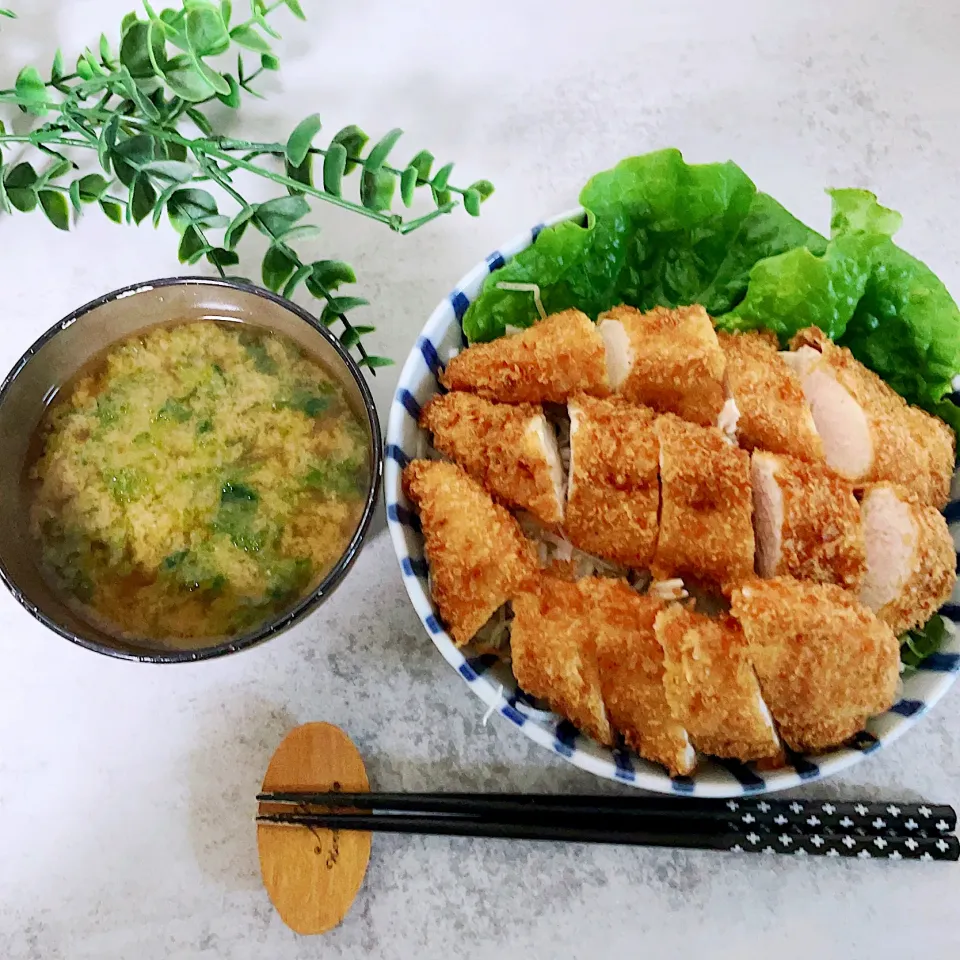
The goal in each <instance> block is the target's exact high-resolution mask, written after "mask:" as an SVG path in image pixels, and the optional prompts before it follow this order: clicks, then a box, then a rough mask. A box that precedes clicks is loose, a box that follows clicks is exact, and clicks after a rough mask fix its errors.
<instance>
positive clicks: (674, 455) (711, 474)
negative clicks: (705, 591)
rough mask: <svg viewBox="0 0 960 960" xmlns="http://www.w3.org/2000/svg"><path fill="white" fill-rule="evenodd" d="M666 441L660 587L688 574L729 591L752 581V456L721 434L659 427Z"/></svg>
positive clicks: (665, 423) (670, 420) (674, 422)
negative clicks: (732, 444)
mask: <svg viewBox="0 0 960 960" xmlns="http://www.w3.org/2000/svg"><path fill="white" fill-rule="evenodd" d="M655 429H656V432H657V435H658V437H659V440H660V490H661V493H660V498H661V505H660V535H659V538H658V540H657V549H656V555H655V556H654V560H653V564H652V567H651V569H652V570H653V573H654V576H655V577H656V578H657V579H658V580H667V579H669V578H671V577H673V576H675V575H677V574H684V573H686V574H690V575H692V576H694V577H698V578H701V579H704V580H709V581H711V582H713V583H716V584H718V585H719V586H720V587H721V588H723V589H724V592H728V591H729V588H730V587H733V586H736V584H738V583H742V582H743V581H744V580H748V579H750V578H751V577H752V576H753V552H754V539H753V524H752V519H751V518H752V513H753V501H752V494H751V490H750V455H749V454H748V453H747V452H746V451H745V450H739V449H738V448H736V447H734V446H731V444H730V443H729V442H728V441H727V440H725V439H724V436H723V434H722V433H721V432H720V431H719V430H718V429H716V428H715V427H698V426H696V425H695V424H692V423H687V422H686V421H684V420H680V419H679V418H677V417H672V416H663V417H659V418H658V419H657V421H656V425H655Z"/></svg>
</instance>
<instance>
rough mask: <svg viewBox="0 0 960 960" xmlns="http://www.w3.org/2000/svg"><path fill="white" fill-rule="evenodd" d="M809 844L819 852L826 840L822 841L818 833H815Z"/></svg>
mask: <svg viewBox="0 0 960 960" xmlns="http://www.w3.org/2000/svg"><path fill="white" fill-rule="evenodd" d="M810 842H811V843H812V844H813V845H814V846H815V847H816V848H817V849H818V850H819V849H820V848H821V847H822V846H823V845H824V844H825V843H826V840H824V839H823V837H821V836H820V834H819V833H815V834H814V835H813V836H812V837H811V838H810Z"/></svg>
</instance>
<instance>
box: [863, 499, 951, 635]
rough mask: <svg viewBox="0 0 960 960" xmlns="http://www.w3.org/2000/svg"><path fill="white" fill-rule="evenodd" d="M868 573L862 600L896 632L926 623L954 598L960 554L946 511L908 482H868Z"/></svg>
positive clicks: (865, 520)
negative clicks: (928, 502) (931, 503)
mask: <svg viewBox="0 0 960 960" xmlns="http://www.w3.org/2000/svg"><path fill="white" fill-rule="evenodd" d="M860 506H861V511H862V513H863V526H864V532H865V536H866V557H867V572H866V579H865V580H864V581H863V586H862V588H861V590H860V599H861V601H862V602H863V603H864V604H865V605H866V606H868V607H869V608H870V609H871V610H873V611H874V612H875V613H876V614H877V616H878V617H879V618H880V619H881V620H883V621H884V623H887V624H889V625H890V628H891V629H892V630H893V632H894V633H896V634H898V635H899V634H901V633H904V632H905V631H906V630H912V629H913V628H914V627H919V626H921V625H923V624H925V623H926V622H927V620H929V619H930V617H931V616H933V614H934V613H936V611H937V610H938V609H939V608H940V607H941V606H942V605H943V604H944V603H946V602H947V600H949V599H950V595H951V593H952V592H953V588H954V586H955V584H956V582H957V572H956V563H957V557H956V552H955V550H954V546H953V538H952V537H951V536H950V530H949V528H948V527H947V521H946V520H945V519H944V517H943V515H942V514H941V513H940V512H939V511H937V510H936V509H934V508H933V507H930V506H927V505H926V504H924V503H921V502H920V500H919V499H918V498H917V497H915V496H912V495H911V494H909V493H908V492H907V491H906V490H905V489H904V488H903V487H898V486H897V485H895V484H892V483H878V484H875V485H873V486H870V487H867V489H866V492H865V493H864V496H863V501H862V503H861V505H860Z"/></svg>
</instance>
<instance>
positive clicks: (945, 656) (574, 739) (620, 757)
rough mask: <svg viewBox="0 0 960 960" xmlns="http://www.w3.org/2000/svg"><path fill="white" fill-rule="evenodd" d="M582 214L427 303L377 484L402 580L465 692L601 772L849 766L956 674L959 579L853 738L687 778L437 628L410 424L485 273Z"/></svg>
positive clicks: (726, 772) (907, 723) (418, 438)
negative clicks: (601, 732) (933, 643)
mask: <svg viewBox="0 0 960 960" xmlns="http://www.w3.org/2000/svg"><path fill="white" fill-rule="evenodd" d="M582 216H583V211H582V210H579V209H578V210H573V211H569V212H567V213H564V214H561V215H560V216H558V217H555V218H553V220H551V221H548V223H547V224H539V225H538V226H536V227H534V228H533V229H532V230H527V231H525V232H524V233H523V234H521V235H520V236H518V237H515V238H514V239H513V240H512V241H511V242H510V243H508V244H505V245H504V246H502V247H501V248H500V249H499V250H496V251H494V252H493V253H492V254H490V256H488V257H487V258H486V259H485V260H484V261H483V262H482V263H479V264H477V266H476V267H474V268H473V270H471V271H470V272H469V273H468V274H467V275H466V276H465V277H464V278H463V279H462V280H461V281H460V283H459V284H458V285H457V287H456V288H455V289H454V290H453V291H452V292H451V293H450V294H449V296H447V297H446V298H445V299H444V300H443V301H442V302H441V303H440V304H439V305H438V306H437V308H436V310H434V312H433V314H432V315H431V316H430V319H429V320H428V321H427V323H426V326H425V327H424V328H423V331H422V333H421V335H420V337H419V338H418V339H417V342H416V345H415V346H414V348H413V350H411V352H410V355H409V357H408V358H407V360H406V363H405V364H404V366H403V370H402V371H401V373H400V381H399V384H398V387H397V393H396V396H395V398H394V401H393V404H392V406H391V408H390V420H389V424H388V427H387V448H386V449H387V456H386V462H385V467H384V489H385V495H386V501H387V521H388V524H389V527H390V534H391V537H392V540H393V545H394V549H395V550H396V554H397V560H398V562H399V563H400V569H401V572H402V574H403V581H404V585H405V586H406V589H407V593H408V594H409V596H410V600H411V601H412V603H413V606H414V609H415V610H416V611H417V614H418V615H419V617H420V620H421V621H422V623H423V626H424V630H425V631H426V633H427V634H428V635H429V637H430V639H431V640H432V641H433V642H434V644H435V645H436V646H437V649H438V650H439V651H440V653H441V654H443V656H444V658H445V659H446V661H447V662H448V663H449V664H450V665H451V666H452V667H453V668H454V669H455V670H456V671H457V672H458V673H459V674H460V676H461V678H462V679H463V680H464V681H465V682H466V683H467V684H468V686H469V687H470V689H471V691H472V692H473V693H474V694H475V695H476V696H478V697H479V698H480V699H481V700H482V701H483V702H484V703H486V704H487V705H488V706H489V707H490V708H491V710H493V711H494V712H496V713H498V714H500V715H501V716H502V717H504V718H505V719H506V720H507V721H509V722H510V724H512V725H513V726H514V727H515V728H516V729H517V730H519V731H520V732H521V733H522V734H524V735H525V736H527V737H529V738H530V739H531V740H533V741H535V742H536V743H538V744H540V745H541V746H543V747H546V748H547V749H549V750H552V751H553V752H554V753H555V754H558V755H559V756H561V757H563V758H565V759H566V760H569V761H570V762H571V763H573V764H575V765H576V766H578V767H581V768H582V769H584V770H588V771H590V772H591V773H595V774H597V775H598V776H600V777H606V778H608V779H611V780H618V781H620V782H621V783H626V784H630V785H632V786H636V787H642V788H643V789H646V790H655V791H657V792H660V793H675V794H680V795H689V796H698V797H732V796H740V795H744V794H752V793H764V792H767V791H773V790H783V789H786V788H788V787H796V786H798V785H800V784H802V783H804V782H808V781H813V780H820V779H822V778H824V777H826V776H829V775H831V774H834V773H837V772H838V771H840V770H843V769H845V768H847V767H850V766H852V765H853V764H855V763H858V762H860V761H861V760H862V759H863V758H864V757H865V756H867V755H868V754H870V753H872V752H874V751H875V750H877V749H879V748H880V747H882V746H883V745H884V744H888V743H891V742H892V741H893V740H895V739H896V738H897V737H899V736H900V735H901V734H903V733H905V732H906V731H907V730H909V729H910V728H911V727H913V726H914V725H915V724H917V723H918V722H919V720H920V718H921V717H922V716H923V715H924V714H925V713H926V712H927V711H928V710H929V709H930V708H931V707H932V706H933V705H934V704H935V703H936V702H937V701H938V700H939V699H940V698H941V697H942V696H943V695H944V694H945V693H946V691H947V690H948V689H949V688H950V687H951V686H952V684H953V682H954V681H955V680H956V678H957V672H958V670H960V628H958V622H960V587H958V590H957V591H956V592H955V593H954V596H953V599H952V601H951V603H949V604H948V605H947V606H946V607H944V608H943V609H942V610H941V613H942V615H943V616H944V617H945V618H946V619H947V621H948V630H949V637H948V639H947V641H946V642H945V644H944V646H943V648H942V649H941V650H940V652H939V653H937V654H934V655H933V656H931V657H928V658H927V660H926V661H924V663H923V664H922V665H921V667H920V668H919V669H918V670H917V671H916V672H915V673H913V674H911V675H910V676H907V677H905V678H904V682H903V684H902V690H901V693H900V698H899V699H898V701H897V702H896V703H895V704H894V705H893V707H891V708H890V710H888V711H887V712H886V713H884V714H883V715H881V716H878V717H874V718H873V719H871V720H870V721H869V723H868V724H867V729H866V730H865V731H864V732H862V733H861V734H860V735H858V736H857V737H856V738H855V739H854V741H853V742H852V744H851V745H850V746H847V747H844V748H842V749H838V750H832V751H830V752H828V753H824V754H819V755H817V756H807V757H795V758H793V763H792V764H791V765H790V766H786V767H783V768H781V769H779V770H758V769H757V768H756V767H755V766H753V765H752V764H750V765H744V764H741V763H735V762H728V761H720V760H715V759H708V760H706V761H705V762H702V763H701V764H700V766H699V768H698V769H697V771H696V773H695V774H694V775H693V776H690V777H673V778H671V777H670V776H668V775H667V773H666V771H665V770H664V769H663V768H662V767H659V766H657V765H655V764H652V763H648V762H647V761H646V760H642V759H640V758H639V757H638V756H636V755H635V754H634V753H632V752H630V751H626V750H611V749H608V748H607V747H603V746H600V745H599V744H597V743H595V742H594V741H593V740H591V739H589V738H588V737H585V736H583V735H581V734H580V733H579V732H578V731H577V730H576V729H575V728H574V727H573V725H572V724H570V723H568V722H567V721H566V720H562V719H561V718H559V717H557V716H555V715H554V714H552V713H546V712H543V711H540V710H536V709H532V708H531V705H530V703H529V701H528V700H527V699H526V698H525V696H524V694H523V692H522V691H521V690H519V689H518V688H517V684H516V681H515V680H514V678H513V675H512V674H511V672H510V669H509V667H506V666H505V665H503V664H502V663H499V662H497V661H496V660H495V658H493V657H490V656H478V655H477V654H476V653H475V652H473V651H471V649H470V647H469V646H467V647H464V648H462V649H458V648H457V647H456V646H455V645H454V643H453V640H452V639H451V637H450V636H449V634H448V633H447V632H446V630H444V628H443V625H442V622H441V619H440V615H439V612H438V611H437V609H436V607H435V605H434V603H433V600H432V599H431V597H430V591H429V588H428V585H427V565H426V561H425V559H424V553H423V535H422V533H421V531H420V525H419V521H418V519H417V517H416V515H415V514H414V512H413V510H412V508H411V505H410V504H409V503H408V501H407V500H406V498H405V497H404V495H403V491H402V489H401V485H400V474H401V471H402V469H403V467H404V465H405V464H407V463H408V462H409V461H410V460H411V459H414V458H415V457H417V456H419V455H421V451H422V449H423V448H424V445H425V444H426V443H427V441H428V440H429V437H428V436H426V435H425V434H424V432H423V431H421V430H420V428H419V426H418V425H417V416H418V414H419V411H420V408H421V407H422V406H423V405H424V404H425V403H426V402H427V401H428V400H429V399H430V398H431V397H432V396H433V395H434V394H436V393H437V392H438V390H439V383H438V380H437V374H438V373H439V372H440V370H441V368H442V366H443V364H444V363H445V361H446V360H448V359H449V358H450V356H451V355H452V354H453V352H454V351H457V350H461V349H462V348H463V347H464V345H465V341H464V337H463V332H462V329H461V325H460V324H461V321H462V319H463V315H464V313H465V312H466V309H467V307H468V306H469V305H470V303H471V301H472V300H474V299H475V298H476V296H477V295H478V293H479V292H480V289H481V287H482V285H483V282H484V281H485V280H486V278H487V277H488V276H489V275H490V274H491V273H493V272H494V271H495V270H497V269H499V268H500V267H501V266H503V264H504V263H505V262H506V260H508V259H509V258H510V257H511V256H513V255H515V254H517V253H518V252H520V251H521V250H523V249H525V248H526V247H528V246H530V244H531V243H533V241H534V239H535V238H536V236H537V234H538V233H539V232H540V230H541V229H543V227H544V226H548V225H550V224H553V223H559V222H561V221H563V220H568V219H579V218H582ZM945 512H946V515H947V519H948V522H949V523H950V524H951V529H952V531H953V535H954V541H955V542H958V543H960V473H958V474H956V475H955V476H954V482H953V497H952V502H951V504H950V506H949V507H947V509H946V511H945Z"/></svg>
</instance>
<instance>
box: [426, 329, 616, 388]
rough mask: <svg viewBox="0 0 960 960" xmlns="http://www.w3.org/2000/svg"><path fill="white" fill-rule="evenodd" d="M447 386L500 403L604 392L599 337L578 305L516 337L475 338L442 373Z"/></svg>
mask: <svg viewBox="0 0 960 960" xmlns="http://www.w3.org/2000/svg"><path fill="white" fill-rule="evenodd" d="M440 381H441V383H442V384H443V385H444V386H445V387H446V388H447V389H448V390H467V391H469V392H471V393H476V394H479V395H480V396H481V397H485V398H486V399H487V400H499V401H500V402H501V403H543V402H551V403H564V402H566V400H567V398H568V397H570V396H571V395H573V394H574V393H577V392H579V391H582V392H584V393H589V394H593V395H595V396H601V397H604V396H607V394H609V393H610V387H609V385H608V382H607V362H606V352H605V350H604V346H603V338H602V337H601V336H600V333H599V332H598V330H597V328H596V326H595V325H594V323H593V322H592V321H591V320H590V318H589V317H588V316H587V315H586V314H584V313H581V312H580V311H579V310H564V311H563V312H562V313H555V314H553V315H551V316H549V317H546V318H545V319H543V320H541V321H540V322H539V323H536V324H534V325H533V326H532V327H528V328H527V329H526V330H524V331H522V332H521V333H518V334H515V335H514V336H509V337H508V336H504V337H500V338H499V339H498V340H494V341H492V342H491V343H477V344H474V345H473V346H472V347H468V348H467V349H466V350H464V351H463V352H462V353H460V354H458V355H457V356H455V357H454V358H453V359H452V360H451V361H450V362H449V363H448V364H447V368H446V370H445V371H444V372H443V374H441V377H440Z"/></svg>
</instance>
